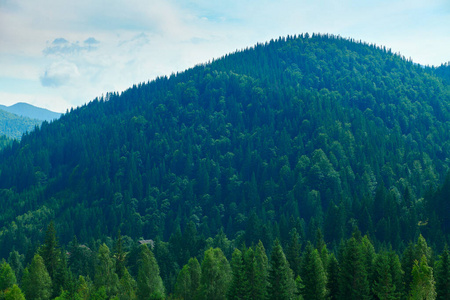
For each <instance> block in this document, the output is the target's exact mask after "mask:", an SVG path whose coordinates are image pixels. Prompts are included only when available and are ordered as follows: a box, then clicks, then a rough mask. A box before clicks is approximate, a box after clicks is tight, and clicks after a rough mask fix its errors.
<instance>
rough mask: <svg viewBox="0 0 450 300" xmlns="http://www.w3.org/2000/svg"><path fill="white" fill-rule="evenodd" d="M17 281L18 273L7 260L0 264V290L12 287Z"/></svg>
mask: <svg viewBox="0 0 450 300" xmlns="http://www.w3.org/2000/svg"><path fill="white" fill-rule="evenodd" d="M16 283H17V280H16V275H15V274H14V271H13V270H12V269H11V266H10V265H9V264H8V263H7V262H3V263H2V264H1V265H0V291H5V290H6V289H10V288H12V287H13V285H14V284H16Z"/></svg>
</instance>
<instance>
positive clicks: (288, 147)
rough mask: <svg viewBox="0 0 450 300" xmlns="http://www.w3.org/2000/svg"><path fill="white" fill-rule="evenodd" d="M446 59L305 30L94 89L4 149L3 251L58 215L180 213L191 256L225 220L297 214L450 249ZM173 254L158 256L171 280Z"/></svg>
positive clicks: (255, 231)
mask: <svg viewBox="0 0 450 300" xmlns="http://www.w3.org/2000/svg"><path fill="white" fill-rule="evenodd" d="M437 73H439V72H437V70H434V69H431V68H423V67H421V66H418V65H415V64H413V63H412V62H411V61H408V60H405V59H403V58H402V57H400V56H398V55H395V54H393V53H392V52H391V51H389V50H386V49H385V48H382V47H376V46H375V45H367V44H364V43H360V42H355V41H353V40H348V39H343V38H340V37H335V36H330V35H317V34H315V35H313V36H308V37H306V36H305V35H300V36H295V37H287V38H279V39H276V40H272V41H270V42H267V43H265V44H259V45H256V46H255V47H253V48H250V49H246V50H243V51H239V52H237V53H233V54H231V55H227V56H226V57H223V58H221V59H217V60H215V61H214V62H212V63H210V64H206V65H201V66H197V67H195V68H192V69H190V70H187V71H185V72H182V73H179V74H176V75H175V74H174V75H173V76H170V77H169V78H168V77H162V78H158V79H156V80H154V81H151V82H148V83H145V84H144V83H143V84H138V85H136V86H133V87H131V88H130V89H128V90H127V91H125V92H123V93H121V94H118V93H112V94H107V95H106V96H105V97H103V98H100V99H95V100H93V101H92V102H90V103H89V104H87V105H85V106H82V107H80V108H78V109H74V110H71V111H70V112H68V113H67V114H65V115H63V116H62V117H61V118H60V119H58V120H57V121H54V122H51V123H47V122H44V123H43V124H42V126H40V127H39V128H37V129H36V130H34V131H33V132H30V133H29V134H26V135H25V136H24V137H23V138H22V139H21V140H20V142H18V141H15V142H13V143H11V145H10V146H7V147H5V148H4V150H3V151H1V152H0V169H1V170H2V172H1V174H0V198H1V199H2V201H1V203H0V209H2V217H1V218H0V228H1V229H0V243H1V244H2V248H1V249H0V256H2V257H6V256H7V255H8V254H9V253H10V252H11V251H12V250H13V248H14V247H15V248H14V249H15V250H17V251H19V252H20V253H25V252H26V251H27V248H28V247H31V246H32V245H35V244H39V243H40V242H41V241H42V238H43V235H44V233H45V231H43V230H42V227H41V226H42V225H41V224H48V222H49V221H50V220H52V219H54V222H55V223H54V225H55V227H56V228H57V229H58V231H59V232H60V234H59V236H60V239H61V240H60V242H61V244H62V245H67V244H68V243H69V242H70V239H71V238H72V237H73V236H74V235H76V236H77V238H78V239H79V241H80V244H81V245H86V244H87V243H90V241H91V239H93V240H94V241H95V240H103V239H104V238H105V236H108V237H112V236H114V235H116V233H117V232H118V231H119V230H120V231H121V232H122V234H123V235H126V236H129V237H131V238H132V239H138V238H141V237H142V238H144V239H153V240H156V239H157V238H159V239H160V240H161V241H169V239H170V237H171V236H172V235H173V236H174V237H176V231H177V230H178V228H180V234H181V236H180V237H179V239H178V240H176V239H174V240H173V241H174V242H177V243H178V244H177V246H175V244H173V243H170V246H171V247H172V248H173V250H176V251H179V252H180V254H181V255H178V254H176V255H174V257H176V260H177V261H176V263H177V264H178V268H180V267H181V266H182V265H184V264H186V262H187V260H188V259H189V257H194V256H196V257H200V256H201V255H202V251H203V250H204V249H205V240H206V239H207V238H208V237H214V236H216V235H217V234H218V233H219V232H220V230H221V229H222V228H223V232H224V233H226V234H227V236H228V238H229V239H234V238H235V237H236V236H240V239H241V240H240V241H239V242H241V241H245V242H246V244H247V245H251V244H252V243H255V244H256V243H257V242H258V241H259V240H261V241H263V242H264V243H265V245H266V246H267V245H269V247H270V246H271V245H272V242H273V240H274V239H275V238H280V241H281V243H282V244H283V245H285V243H286V242H287V239H289V230H290V229H291V228H289V227H290V226H287V227H286V225H287V220H290V217H291V216H292V217H293V218H294V219H299V220H303V222H304V225H305V226H304V228H303V230H306V232H309V233H313V234H314V233H315V229H311V228H307V226H306V224H310V222H311V220H314V222H313V223H311V224H314V226H315V227H318V228H321V230H322V232H323V235H324V240H325V241H326V242H327V243H330V245H331V243H334V245H335V246H336V245H337V244H339V242H340V240H341V239H346V238H347V237H348V233H350V232H351V229H352V226H353V225H349V224H358V225H359V226H360V228H361V230H362V231H363V232H364V233H368V234H369V235H374V236H371V240H372V241H373V243H374V244H375V245H377V246H378V244H382V243H383V242H384V243H391V244H392V245H393V247H394V248H395V249H402V245H401V242H402V241H405V243H407V242H409V241H412V240H415V239H417V236H418V235H419V234H420V233H422V235H423V236H424V237H426V238H427V240H428V241H429V242H430V245H434V244H436V245H437V247H439V249H441V248H442V246H443V244H444V242H443V241H441V240H442V239H443V238H442V237H444V239H448V236H449V234H450V232H449V229H448V228H450V226H449V224H450V223H449V220H450V219H449V217H448V214H445V212H446V211H448V208H449V207H448V201H446V199H448V192H447V190H448V189H447V188H446V187H447V186H449V185H444V187H445V188H444V189H441V188H439V189H437V187H438V186H439V185H440V184H442V183H443V182H444V181H445V176H446V174H447V173H448V171H449V162H448V160H447V159H446V158H447V157H450V152H449V151H450V147H449V145H450V144H449V140H450V127H449V126H450V125H449V123H448V119H449V118H450V111H449V99H450V98H449V97H448V95H449V86H448V84H447V83H446V82H444V81H442V80H441V78H440V77H437V76H436V74H437ZM380 186H385V187H386V188H387V189H388V190H385V191H383V193H379V192H378V191H379V190H380V189H381V188H380ZM429 190H430V191H431V192H430V193H429V197H424V200H423V201H422V200H420V199H421V197H422V196H423V195H424V194H425V192H427V191H429ZM446 196H447V197H446ZM375 198H376V199H375ZM379 200H380V201H379ZM437 207H438V209H436V208H437ZM384 212H385V213H384ZM283 218H284V219H285V220H282V219H283ZM427 220H428V221H427ZM285 221H286V222H285ZM350 221H351V222H350ZM275 224H277V225H275ZM276 226H278V229H276V228H275V227H276ZM314 226H313V227H314ZM285 228H287V231H286V230H285ZM247 229H248V230H247ZM280 229H281V230H280ZM277 230H278V231H279V232H280V235H278V231H277ZM297 230H298V234H300V228H297ZM309 238H310V239H311V237H310V236H309ZM302 243H303V240H302ZM109 246H110V247H112V245H109ZM335 246H333V247H335ZM169 248H170V247H169ZM230 248H232V247H230ZM171 250H172V249H171ZM224 251H225V252H226V255H228V256H231V253H232V251H233V249H230V250H225V249H224ZM227 251H229V252H227ZM114 252H115V251H114ZM286 253H289V251H288V249H286ZM155 255H156V254H155ZM287 256H288V258H289V260H291V257H290V256H291V255H290V254H289V255H287ZM70 260H71V259H70V258H69V262H68V264H69V266H70V265H71V262H70ZM90 265H92V264H90ZM74 268H75V269H76V271H75V273H76V274H77V275H80V274H82V273H81V272H80V270H81V269H82V267H81V266H76V267H75V266H74ZM292 268H293V269H294V273H297V272H298V270H296V267H295V266H294V265H292ZM119 269H120V270H123V267H121V266H120V267H119ZM175 269H176V268H175V267H173V265H170V266H169V265H165V266H164V267H163V265H162V264H161V275H162V277H163V280H164V282H167V283H169V282H173V281H174V278H175V277H176V275H175V271H174V270H175ZM121 272H122V271H118V273H119V277H120V276H121V274H120V273H121ZM49 273H50V274H51V276H53V271H52V268H51V267H50V268H49ZM87 273H90V275H91V276H92V275H93V274H92V273H93V270H91V271H89V272H86V273H83V275H87Z"/></svg>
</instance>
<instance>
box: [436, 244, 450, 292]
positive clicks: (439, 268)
mask: <svg viewBox="0 0 450 300" xmlns="http://www.w3.org/2000/svg"><path fill="white" fill-rule="evenodd" d="M435 274H436V276H435V278H436V294H437V298H436V299H438V300H445V299H450V251H449V250H448V248H447V246H446V247H445V248H444V251H443V252H442V254H441V256H440V259H439V260H438V262H437V263H436V269H435Z"/></svg>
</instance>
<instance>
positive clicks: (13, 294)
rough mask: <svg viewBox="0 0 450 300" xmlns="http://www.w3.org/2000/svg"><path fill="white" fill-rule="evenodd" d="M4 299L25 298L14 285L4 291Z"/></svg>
mask: <svg viewBox="0 0 450 300" xmlns="http://www.w3.org/2000/svg"><path fill="white" fill-rule="evenodd" d="M4 297H5V300H25V296H24V295H23V293H22V291H21V290H20V288H19V287H18V286H17V284H14V285H13V286H12V288H11V289H9V290H8V291H6V293H5V295H4Z"/></svg>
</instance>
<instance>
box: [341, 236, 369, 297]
mask: <svg viewBox="0 0 450 300" xmlns="http://www.w3.org/2000/svg"><path fill="white" fill-rule="evenodd" d="M367 267H368V266H367V264H366V257H365V255H364V245H363V242H362V241H361V240H358V239H357V238H355V236H353V237H351V238H350V239H349V240H348V241H347V243H346V244H345V246H344V248H343V249H342V257H341V258H340V272H339V295H340V298H339V299H355V300H356V299H370V283H369V279H368V276H369V274H368V271H367Z"/></svg>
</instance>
